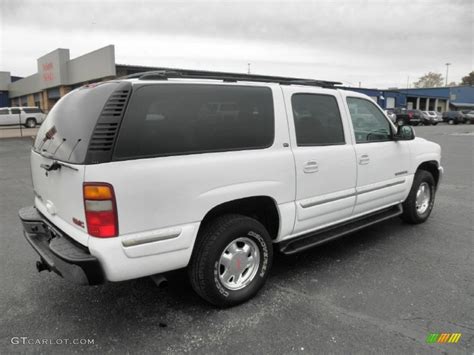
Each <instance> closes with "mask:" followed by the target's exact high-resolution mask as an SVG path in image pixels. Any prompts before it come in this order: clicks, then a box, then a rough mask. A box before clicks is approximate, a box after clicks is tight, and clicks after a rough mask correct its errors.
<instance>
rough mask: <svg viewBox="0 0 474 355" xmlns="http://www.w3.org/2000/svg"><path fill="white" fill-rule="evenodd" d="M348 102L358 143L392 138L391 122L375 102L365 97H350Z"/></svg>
mask: <svg viewBox="0 0 474 355" xmlns="http://www.w3.org/2000/svg"><path fill="white" fill-rule="evenodd" d="M347 104H348V106H349V111H350V113H351V119H352V125H353V126H354V134H355V138H356V142H357V143H367V142H374V141H376V142H380V141H388V140H391V139H392V133H391V128H390V124H389V122H388V120H387V119H386V118H385V115H384V114H383V113H382V112H381V111H380V110H379V109H378V108H377V106H375V104H374V103H372V102H371V101H369V100H365V99H360V98H356V97H348V98H347Z"/></svg>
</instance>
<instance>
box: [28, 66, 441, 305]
mask: <svg viewBox="0 0 474 355" xmlns="http://www.w3.org/2000/svg"><path fill="white" fill-rule="evenodd" d="M334 84H335V83H332V82H326V81H317V80H306V79H293V78H282V77H267V76H257V75H239V74H230V73H204V72H197V71H158V72H148V73H141V74H137V75H135V76H133V77H128V78H124V79H119V80H113V81H109V82H104V83H100V84H94V85H89V86H84V87H81V88H78V89H76V90H74V91H72V92H71V93H69V94H67V95H66V96H64V97H63V98H62V99H61V100H60V101H59V102H58V103H57V104H56V105H55V106H54V108H53V109H52V110H51V112H50V113H49V115H48V117H47V119H46V120H45V122H44V123H43V125H42V126H41V129H40V130H39V132H38V136H37V137H36V141H35V143H34V145H33V148H32V151H31V170H32V177H33V187H34V193H35V199H34V206H31V207H26V208H23V209H21V210H20V212H19V215H20V219H21V221H22V223H23V228H24V234H25V237H26V239H27V240H28V242H29V243H30V244H31V246H32V247H33V248H34V249H35V251H36V252H37V253H38V254H39V256H40V261H38V262H37V268H38V270H39V271H41V270H49V271H54V272H56V273H57V274H59V275H60V276H62V277H64V278H66V279H71V280H74V281H76V282H78V283H80V284H100V283H103V282H106V281H122V280H129V279H135V278H139V277H144V276H150V275H156V274H160V273H164V272H167V271H170V270H175V269H180V268H187V271H188V274H189V278H190V282H191V284H192V287H193V288H194V290H195V291H196V292H197V293H198V294H199V295H200V296H202V297H203V298H204V299H205V300H207V301H209V302H211V303H212V304H214V305H217V306H220V307H226V306H231V305H235V304H238V303H241V302H244V301H246V300H248V299H250V298H251V297H252V296H254V295H255V294H256V293H257V292H258V290H259V289H260V288H261V287H262V286H263V284H264V282H265V280H266V278H267V276H268V274H269V271H270V267H271V264H272V256H273V253H274V250H278V251H280V252H282V253H285V254H292V253H296V252H299V251H301V250H305V249H307V248H310V247H313V246H316V245H319V244H321V243H324V242H327V241H330V240H332V239H334V238H337V237H340V236H342V235H346V234H349V233H351V232H353V231H355V230H359V229H361V228H363V227H365V226H368V225H371V224H373V223H376V222H380V221H383V220H386V219H388V218H392V217H394V216H400V217H401V218H403V220H405V221H406V222H408V223H412V224H416V223H422V222H424V221H426V220H427V218H428V217H429V215H430V212H431V210H432V208H433V203H434V198H435V193H436V189H437V186H438V184H439V182H440V179H441V176H442V172H443V169H442V167H441V165H440V151H441V150H440V146H439V145H438V144H435V143H432V142H429V141H427V140H425V139H421V138H415V136H414V131H413V128H411V127H410V126H400V127H396V126H395V125H394V124H393V123H392V122H391V121H390V120H389V119H388V118H387V117H386V116H385V115H384V113H383V111H382V110H381V109H380V107H379V106H377V105H376V104H375V103H374V102H373V101H371V99H370V98H368V97H367V96H365V95H362V94H359V93H355V92H351V91H345V90H340V89H337V87H336V86H334Z"/></svg>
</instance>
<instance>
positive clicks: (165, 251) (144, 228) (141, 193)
mask: <svg viewBox="0 0 474 355" xmlns="http://www.w3.org/2000/svg"><path fill="white" fill-rule="evenodd" d="M170 81H171V82H172V80H170ZM187 82H200V81H198V80H194V81H193V80H188V81H187ZM151 84H153V83H152V82H151ZM160 84H163V82H160ZM227 85H234V84H232V83H228V84H227ZM248 85H255V86H266V87H270V88H271V90H272V93H273V101H274V113H275V137H274V142H273V144H272V146H271V147H269V148H265V149H255V150H243V151H230V152H217V153H203V154H190V155H181V156H169V157H157V158H146V159H135V160H124V161H113V162H110V163H102V164H95V165H94V164H92V165H85V166H84V165H82V166H81V165H74V168H77V171H76V170H72V169H67V168H62V169H61V170H59V171H53V172H50V173H49V174H48V175H49V176H45V170H44V169H42V168H40V167H39V166H40V164H42V163H47V164H49V163H51V161H50V160H49V159H47V158H44V157H42V156H40V155H38V154H37V153H34V152H33V153H32V161H31V164H32V171H33V184H34V188H35V192H36V193H37V195H38V196H41V198H40V197H37V198H36V200H35V205H36V207H37V208H38V209H39V210H40V212H41V213H43V214H44V215H45V216H46V217H47V218H48V219H50V220H51V222H52V223H54V224H55V225H56V226H57V227H58V228H60V229H62V230H63V231H64V232H65V233H66V234H68V235H69V236H71V237H72V238H73V239H75V240H76V241H78V242H80V243H81V244H83V245H86V246H88V248H89V250H90V252H91V254H92V255H94V256H96V257H97V258H98V259H99V261H100V262H101V264H102V266H103V268H104V271H105V274H106V278H107V279H108V280H110V281H120V280H127V279H132V278H137V277H143V276H146V275H152V274H156V273H160V272H165V271H169V270H173V269H178V268H182V267H185V266H187V264H188V262H189V259H190V257H191V253H192V250H193V246H194V242H195V240H196V236H197V234H198V231H199V226H200V222H201V221H202V220H203V218H204V216H205V215H206V214H207V213H208V212H209V211H210V210H211V209H213V208H214V207H216V206H219V205H220V204H223V203H226V202H229V201H233V200H237V199H241V198H245V197H254V196H267V197H270V198H271V199H272V200H273V201H274V202H275V205H276V207H277V209H278V213H279V231H278V235H277V236H276V238H275V242H278V241H281V240H286V239H289V238H293V237H296V236H299V235H302V234H305V233H308V232H311V231H314V230H317V229H320V228H323V227H327V226H330V225H334V224H337V223H340V222H342V221H346V220H349V219H351V218H355V217H358V216H361V215H364V214H366V213H370V212H373V211H376V210H378V209H382V208H385V207H388V206H392V205H396V204H398V203H400V202H402V201H403V200H404V199H405V198H406V196H407V195H408V192H409V190H410V188H411V185H412V182H413V176H414V173H415V171H416V169H417V167H418V166H419V165H420V164H421V163H423V162H426V161H436V162H437V164H438V165H439V161H440V148H439V146H438V145H437V144H435V143H431V142H428V141H425V140H423V139H415V140H413V141H403V142H401V141H398V142H396V141H390V142H381V143H368V144H355V138H354V133H353V128H352V123H351V119H350V116H349V110H348V107H347V103H346V100H345V97H346V96H347V95H348V94H349V93H348V92H346V91H340V90H334V89H322V88H314V87H308V86H280V85H277V84H262V83H260V84H258V83H251V84H248ZM294 93H321V94H325V95H332V96H334V97H335V98H336V100H337V103H338V106H339V110H340V113H341V119H342V124H343V128H344V137H345V144H341V145H334V146H330V145H329V146H314V147H298V146H297V144H296V136H295V127H294V122H293V113H292V112H293V111H292V107H291V95H292V94H294ZM350 95H352V96H359V97H363V98H367V97H366V96H365V95H361V94H356V93H350ZM393 127H394V126H393ZM362 155H368V156H369V158H370V163H369V164H360V163H359V160H360V157H361V156H362ZM311 161H315V162H316V164H317V169H315V170H314V171H309V172H308V171H305V164H306V163H307V162H311ZM306 170H307V169H306ZM310 170H311V169H310ZM83 182H106V183H109V184H111V185H112V186H113V187H114V191H115V197H116V204H117V213H118V222H119V225H118V228H119V236H118V237H116V238H107V239H100V238H94V237H89V236H88V234H87V232H86V229H85V228H81V227H80V226H78V225H76V224H74V223H72V218H77V219H79V220H81V221H85V216H84V206H83V199H82V183H83ZM47 201H51V202H52V203H53V204H54V207H55V208H56V209H57V210H56V211H55V213H51V211H48V208H47V203H46V202H47ZM137 241H138V242H139V243H138V244H137V243H136V242H137ZM142 241H145V243H144V244H140V242H142Z"/></svg>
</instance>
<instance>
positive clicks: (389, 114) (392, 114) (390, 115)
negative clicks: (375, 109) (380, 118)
mask: <svg viewBox="0 0 474 355" xmlns="http://www.w3.org/2000/svg"><path fill="white" fill-rule="evenodd" d="M383 112H384V113H385V114H386V115H387V117H388V118H389V119H390V121H392V122H393V123H395V121H396V120H397V115H396V114H395V112H393V111H392V110H383Z"/></svg>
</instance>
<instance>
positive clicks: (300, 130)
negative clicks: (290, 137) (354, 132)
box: [291, 94, 345, 146]
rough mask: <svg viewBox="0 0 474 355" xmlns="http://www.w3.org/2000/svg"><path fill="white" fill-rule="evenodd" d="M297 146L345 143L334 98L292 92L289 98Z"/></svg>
mask: <svg viewBox="0 0 474 355" xmlns="http://www.w3.org/2000/svg"><path fill="white" fill-rule="evenodd" d="M291 105H292V107H293V118H294V121H295V131H296V141H297V143H298V146H317V145H334V144H345V140H344V129H343V127H342V121H341V114H340V112H339V106H338V105H337V101H336V98H335V97H334V96H330V95H318V94H294V95H293V96H292V98H291Z"/></svg>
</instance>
